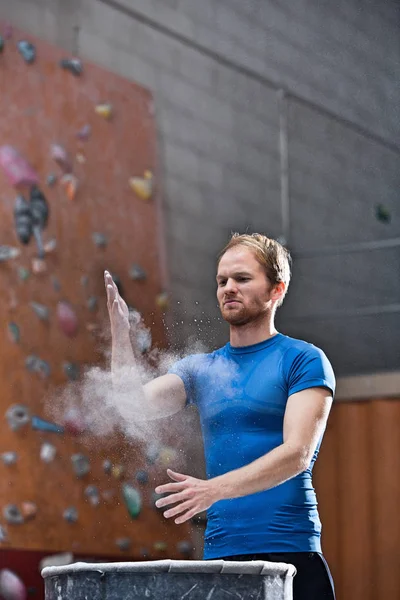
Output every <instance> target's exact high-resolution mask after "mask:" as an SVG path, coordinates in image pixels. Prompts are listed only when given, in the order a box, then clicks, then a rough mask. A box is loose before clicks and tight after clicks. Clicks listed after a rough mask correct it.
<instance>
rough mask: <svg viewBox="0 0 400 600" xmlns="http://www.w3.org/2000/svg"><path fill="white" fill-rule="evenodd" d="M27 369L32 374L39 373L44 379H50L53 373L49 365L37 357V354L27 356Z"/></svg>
mask: <svg viewBox="0 0 400 600" xmlns="http://www.w3.org/2000/svg"><path fill="white" fill-rule="evenodd" d="M25 367H26V368H27V369H28V371H29V372H30V373H38V374H39V375H41V376H42V377H43V378H47V377H49V376H50V373H51V367H50V365H49V363H48V362H46V361H45V360H42V359H41V358H39V357H38V356H36V354H30V355H29V356H27V358H26V359H25Z"/></svg>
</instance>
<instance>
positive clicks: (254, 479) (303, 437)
mask: <svg viewBox="0 0 400 600" xmlns="http://www.w3.org/2000/svg"><path fill="white" fill-rule="evenodd" d="M331 405H332V394H331V392H330V391H329V390H327V389H325V388H311V389H307V390H303V391H301V392H298V393H296V394H293V395H292V396H290V397H289V399H288V402H287V405H286V411H285V418H284V427H283V443H282V444H281V445H280V446H277V447H276V448H274V449H273V450H271V451H270V452H268V453H267V454H264V456H261V457H260V458H258V459H256V460H255V461H253V462H251V463H250V464H248V465H246V466H244V467H241V468H240V469H235V470H234V471H229V472H228V473H225V474H224V475H220V476H218V477H214V478H213V479H208V480H203V479H197V478H195V477H191V476H189V475H183V474H181V473H176V472H173V471H171V470H170V469H168V470H167V473H168V475H169V477H170V478H171V479H172V480H173V483H167V484H164V485H160V486H158V487H157V488H156V492H157V493H160V494H169V495H168V496H166V497H165V498H161V499H160V500H157V506H158V507H160V508H161V507H167V506H170V505H171V504H175V506H174V507H173V508H169V509H168V510H166V511H165V512H164V516H165V517H166V518H171V517H176V518H175V523H184V522H185V521H187V520H189V519H191V518H192V517H193V516H194V515H196V514H198V513H200V512H203V511H204V510H207V509H208V508H210V506H212V505H213V504H214V503H215V502H218V501H219V500H226V499H230V498H239V497H241V496H248V495H250V494H255V493H256V492H261V491H263V490H267V489H270V488H272V487H275V486H277V485H280V484H281V483H284V482H285V481H287V480H288V479H291V478H292V477H295V476H296V475H298V474H299V473H302V472H303V471H305V470H306V469H307V468H308V467H309V465H310V462H311V459H312V457H313V454H314V452H315V449H316V447H317V444H318V441H319V439H320V437H321V435H322V434H323V432H324V429H325V427H326V422H327V419H328V415H329V412H330V408H331Z"/></svg>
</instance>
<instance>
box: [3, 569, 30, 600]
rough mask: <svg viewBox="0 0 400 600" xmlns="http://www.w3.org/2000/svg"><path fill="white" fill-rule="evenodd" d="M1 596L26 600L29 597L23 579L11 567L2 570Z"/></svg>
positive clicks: (8, 598)
mask: <svg viewBox="0 0 400 600" xmlns="http://www.w3.org/2000/svg"><path fill="white" fill-rule="evenodd" d="M0 597H1V598H4V600H26V599H27V597H28V591H27V589H26V587H25V585H24V583H23V581H22V579H21V578H20V577H18V575H17V574H16V573H14V571H11V570H10V569H1V571H0Z"/></svg>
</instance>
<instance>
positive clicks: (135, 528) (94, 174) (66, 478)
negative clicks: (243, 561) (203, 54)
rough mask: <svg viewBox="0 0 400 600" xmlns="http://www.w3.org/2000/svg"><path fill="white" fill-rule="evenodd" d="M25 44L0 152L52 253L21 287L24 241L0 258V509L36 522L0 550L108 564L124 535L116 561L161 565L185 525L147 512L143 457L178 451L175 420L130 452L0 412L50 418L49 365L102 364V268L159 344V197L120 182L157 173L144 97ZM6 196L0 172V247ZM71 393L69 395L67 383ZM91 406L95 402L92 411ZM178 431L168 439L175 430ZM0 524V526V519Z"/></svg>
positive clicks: (158, 477)
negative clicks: (27, 510)
mask: <svg viewBox="0 0 400 600" xmlns="http://www.w3.org/2000/svg"><path fill="white" fill-rule="evenodd" d="M26 37H27V36H25V35H24V33H23V32H20V31H17V30H14V34H13V37H12V39H11V40H8V41H7V42H6V46H5V49H4V52H3V53H2V55H1V56H0V85H1V90H2V92H1V97H0V107H1V114H2V118H1V120H0V143H1V144H10V145H12V146H15V147H16V148H17V149H18V150H19V151H20V152H22V153H23V154H24V155H25V156H26V157H27V159H28V160H29V162H30V163H31V164H32V166H33V167H34V168H35V169H36V171H37V172H38V174H39V176H40V188H41V189H42V190H43V191H44V193H45V195H46V197H47V199H48V202H49V204H50V211H51V214H50V220H49V225H48V228H47V230H46V231H45V234H44V237H45V240H49V239H51V238H55V239H56V240H57V249H56V251H55V252H54V253H52V254H49V255H48V256H47V258H46V265H47V272H45V273H43V274H40V275H31V277H30V279H29V280H27V281H21V280H20V279H19V277H18V269H19V268H20V267H26V268H29V269H30V268H31V260H32V258H33V257H34V256H35V255H36V248H35V244H34V242H33V241H32V242H31V243H30V245H29V246H27V247H22V246H21V247H20V248H21V255H20V257H19V258H17V259H15V260H13V261H8V262H3V263H0V286H1V290H2V293H1V295H0V327H1V331H2V342H1V344H0V418H1V438H0V453H3V452H6V451H16V452H18V455H19V460H18V463H17V464H16V465H15V466H9V467H7V466H5V465H4V464H3V462H2V461H0V505H1V509H3V507H4V506H5V505H6V504H8V503H15V504H17V505H19V506H21V503H22V502H23V501H32V502H34V503H36V504H37V506H38V513H37V516H36V518H35V519H33V520H31V521H28V522H26V523H25V524H23V525H18V526H17V525H14V526H12V525H9V526H8V540H7V541H5V542H3V543H2V548H27V549H28V548H30V549H46V550H49V551H52V552H54V551H59V550H66V549H67V550H73V551H77V552H80V553H81V554H96V553H100V554H103V555H104V554H107V555H110V554H112V553H115V554H116V555H120V554H121V553H120V552H119V550H118V549H117V547H116V545H115V541H116V538H120V537H131V538H132V541H133V545H132V550H131V551H130V552H129V553H128V554H125V555H124V556H128V555H129V556H139V555H140V552H141V548H142V547H146V548H147V549H148V550H149V552H150V556H151V557H153V558H154V557H155V558H157V557H158V558H160V557H162V556H165V553H163V552H162V551H157V550H154V548H153V545H154V543H155V542H157V541H166V542H167V543H168V550H167V553H168V554H167V555H168V556H171V557H176V558H178V557H181V555H180V554H179V553H178V552H177V550H176V544H177V542H178V541H179V540H182V539H185V538H186V537H188V536H189V533H190V530H189V527H188V526H186V525H185V526H179V527H178V526H176V525H175V524H174V523H173V522H166V521H165V520H164V519H163V518H162V516H161V515H160V513H159V512H158V511H156V510H155V509H154V508H152V507H151V506H150V504H151V494H152V490H153V488H154V486H155V485H156V483H161V482H164V481H165V479H166V476H165V464H164V465H160V464H155V465H153V466H152V465H149V464H148V463H147V462H146V460H145V458H144V451H145V449H146V445H147V442H149V443H150V442H155V441H157V440H159V441H160V442H161V443H166V442H168V440H169V442H170V443H171V444H174V445H179V446H182V445H184V441H185V431H186V428H185V423H186V421H185V417H184V416H179V417H177V418H176V419H175V420H172V422H170V421H168V422H166V423H164V424H163V423H156V424H154V426H153V427H152V428H150V429H149V431H148V432H147V435H146V437H145V439H144V441H142V443H138V442H135V441H134V440H130V439H128V438H125V437H124V436H123V435H122V434H121V433H118V429H116V430H115V431H114V432H112V435H108V437H105V438H104V439H103V438H102V437H96V438H93V437H91V436H83V437H82V438H74V437H71V436H68V435H66V434H65V435H63V436H60V435H57V434H54V433H38V432H37V431H33V430H32V429H31V428H30V427H29V426H28V427H25V428H23V429H21V430H20V431H17V432H14V431H11V430H10V429H9V427H8V426H7V422H6V419H5V416H4V415H5V412H6V410H7V408H8V407H9V406H10V405H12V404H15V403H22V404H26V405H27V406H28V407H29V409H30V411H31V413H32V414H36V415H39V416H41V417H44V418H47V419H50V420H54V419H55V414H59V413H57V410H54V409H56V408H57V404H58V403H59V398H60V394H61V393H62V392H65V390H66V389H69V388H67V387H66V386H67V380H66V377H65V374H64V373H63V368H62V365H63V362H64V361H74V362H77V363H80V364H81V365H85V366H88V367H91V366H93V365H99V366H101V367H103V368H104V369H105V370H107V369H108V355H107V352H108V351H109V339H108V337H107V336H108V333H107V332H108V317H107V311H106V302H105V293H104V283H103V271H104V269H105V268H107V269H108V270H110V271H111V272H112V273H116V274H117V275H119V277H120V278H121V281H122V285H123V287H124V295H125V297H126V300H127V301H128V303H129V304H131V305H132V306H135V307H136V308H137V309H138V310H139V311H140V312H141V313H142V315H143V317H144V321H145V324H146V325H147V326H149V327H151V329H152V334H153V339H154V343H155V345H157V346H160V347H162V346H163V344H164V341H165V338H164V329H163V315H162V311H161V310H160V308H158V306H157V304H156V296H157V294H159V293H160V292H162V291H163V289H164V286H165V273H164V270H163V266H162V265H163V260H164V258H163V256H162V248H161V246H160V239H161V238H162V233H163V232H162V229H161V222H160V206H159V203H160V190H159V189H158V190H157V191H156V193H155V195H154V197H153V199H151V200H150V201H148V202H145V201H143V200H142V199H140V198H138V197H137V196H136V195H135V193H134V192H133V191H132V190H131V189H130V187H129V185H128V180H129V178H130V177H132V176H138V175H142V174H143V172H144V170H145V169H150V170H152V171H153V172H154V173H155V174H156V176H157V165H156V134H155V124H154V115H153V100H152V97H151V94H150V93H149V92H148V91H146V90H144V89H143V88H141V87H139V86H137V85H136V84H134V83H132V82H129V81H126V80H124V79H122V78H121V77H118V76H115V75H113V74H111V73H107V72H105V71H104V70H102V69H100V68H98V67H96V66H94V65H89V64H84V73H83V75H82V76H81V77H74V75H72V74H71V73H70V72H68V71H66V70H63V69H62V68H60V66H59V61H60V59H61V58H63V57H64V53H63V52H61V51H60V50H58V49H56V48H54V47H52V46H50V45H48V44H45V43H42V42H40V41H38V40H34V39H32V37H31V36H28V39H29V40H30V41H32V42H33V43H34V44H35V46H36V51H37V57H36V61H35V63H34V64H31V65H28V64H26V63H25V62H24V61H23V59H22V57H21V56H20V54H19V53H18V51H17V48H16V42H17V41H19V40H21V39H24V38H25V39H26ZM104 102H109V103H111V105H112V106H113V117H112V119H111V120H105V119H103V118H102V117H101V116H99V115H98V114H96V113H95V106H96V104H98V103H104ZM86 123H89V124H90V125H91V127H92V133H91V136H90V138H89V139H88V140H87V141H86V142H80V141H79V140H78V139H77V137H76V133H77V131H78V130H79V129H80V128H81V127H82V126H83V125H84V124H86ZM54 142H56V143H61V144H63V145H64V146H65V147H66V149H67V150H68V152H69V153H70V155H71V157H72V160H73V163H74V173H75V174H76V176H77V177H78V180H79V188H78V192H77V195H76V198H75V199H74V200H73V201H71V200H69V199H68V198H67V197H66V195H65V191H64V190H63V188H62V186H61V185H60V183H57V184H56V185H55V186H54V187H51V188H50V187H48V186H47V184H46V179H47V176H48V175H49V173H51V172H53V173H58V175H59V176H60V175H61V172H60V169H59V168H58V167H57V165H56V164H55V162H54V161H53V159H52V158H51V155H50V146H51V144H52V143H54ZM78 153H81V154H83V155H84V157H85V162H84V163H82V161H78V160H77V154H78ZM15 196H16V191H15V190H14V189H13V188H12V187H11V185H10V184H9V182H8V181H7V179H6V177H5V176H4V173H3V172H0V234H1V235H0V243H1V244H6V245H10V246H19V244H18V241H17V239H16V235H15V233H14V225H13V205H14V199H15ZM94 232H101V233H103V234H105V235H106V236H107V237H108V245H107V247H106V248H104V249H98V248H97V247H96V246H95V244H94V243H93V240H92V234H93V233H94ZM132 263H138V264H140V265H141V266H142V267H143V268H144V269H145V270H146V271H147V273H148V279H147V281H146V282H137V281H132V280H131V279H130V277H129V269H130V267H131V265H132ZM82 276H87V277H88V284H87V287H83V286H82V284H81V278H82ZM53 277H57V279H58V280H59V283H60V290H55V289H54V287H53V285H52V278H53ZM90 296H96V297H97V298H98V310H97V311H96V312H95V313H93V312H90V311H89V309H88V307H87V300H88V298H89V297H90ZM59 300H67V301H68V302H70V303H71V304H72V305H73V306H74V308H75V310H76V312H77V315H78V319H79V331H78V334H77V336H76V337H75V338H69V337H66V336H65V335H63V334H62V332H61V331H60V330H59V328H58V327H57V324H56V320H55V311H56V306H57V303H58V301H59ZM31 301H35V302H39V303H42V304H44V305H46V306H47V307H48V308H49V310H50V319H49V322H48V323H45V322H42V321H40V320H39V319H38V318H37V317H36V316H35V315H34V314H33V311H32V308H31V307H30V306H29V303H30V302H31ZM10 321H14V322H15V323H17V324H18V326H19V327H20V331H21V341H20V343H19V344H13V343H12V342H11V341H9V340H8V338H7V326H8V323H9V322H10ZM89 322H94V323H95V324H96V325H97V326H98V333H97V334H96V335H93V334H91V333H90V332H89V331H88V330H87V327H86V326H87V324H88V323H89ZM32 353H35V354H37V355H39V356H40V357H41V358H43V359H45V360H46V361H48V363H49V364H50V366H51V369H52V374H51V376H50V378H48V379H42V378H40V376H38V375H37V374H32V373H28V371H27V370H26V368H25V366H24V363H25V359H26V357H27V356H28V355H30V354H32ZM85 390H86V392H87V388H85ZM70 394H71V398H75V396H76V393H75V391H74V388H71V389H70ZM100 396H101V394H100ZM94 402H99V407H98V408H99V410H97V407H96V405H94ZM101 402H102V401H101V397H100V398H98V399H97V400H96V399H93V398H90V395H89V393H86V397H84V398H83V405H84V407H88V406H89V404H90V403H91V406H90V410H89V416H90V417H91V418H92V419H94V418H95V417H97V418H98V414H99V413H100V409H102V403H101ZM67 404H68V403H67ZM100 414H103V416H101V417H100V418H102V419H103V420H104V421H106V419H107V414H106V413H105V412H104V411H103V413H100ZM164 430H165V431H164ZM178 431H179V436H178V435H174V434H177V432H178ZM43 441H49V442H51V443H53V444H54V445H55V446H56V447H57V457H56V459H55V460H54V462H52V463H50V464H46V463H43V462H41V461H40V458H39V454H40V446H41V444H42V442H43ZM75 452H83V453H84V454H87V455H88V456H89V457H90V459H91V463H92V470H91V472H90V474H88V475H86V476H85V477H84V478H83V479H82V480H77V479H76V477H75V476H74V474H73V472H72V467H71V458H70V457H71V455H72V454H73V453H75ZM105 457H107V458H109V459H111V460H112V461H113V462H114V463H115V464H118V463H122V464H124V465H125V468H126V472H125V475H124V477H123V479H122V480H117V479H114V478H113V477H111V476H107V475H106V474H105V473H104V472H103V470H102V461H103V458H105ZM173 464H174V466H175V467H176V468H178V467H179V468H182V467H183V465H182V460H180V461H178V462H177V461H175V462H174V463H173ZM171 466H172V465H171ZM140 468H145V469H147V470H148V471H149V476H150V481H149V484H148V485H147V486H145V487H143V489H142V492H143V501H144V509H143V513H142V515H141V516H140V517H139V518H138V519H137V520H136V521H132V520H131V519H130V517H129V516H128V515H127V511H126V509H125V507H124V505H123V502H122V500H121V484H122V482H123V481H124V480H125V481H130V482H133V481H134V474H135V472H136V471H137V470H138V469H140ZM88 484H95V485H97V486H98V487H99V489H100V491H101V492H105V491H110V490H111V492H113V493H114V498H113V499H112V500H110V501H108V502H107V501H106V500H103V499H102V501H101V504H100V506H97V507H93V506H91V505H90V503H89V502H88V500H87V498H85V496H84V490H85V488H86V486H87V485H88ZM71 505H73V506H76V508H77V509H78V511H79V519H78V522H77V523H75V524H68V523H67V522H66V521H65V520H63V518H62V513H63V510H64V509H65V508H67V507H68V506H71ZM0 525H3V526H4V525H5V521H4V518H3V517H2V515H0ZM0 544H1V542H0Z"/></svg>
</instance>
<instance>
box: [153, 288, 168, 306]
mask: <svg viewBox="0 0 400 600" xmlns="http://www.w3.org/2000/svg"><path fill="white" fill-rule="evenodd" d="M156 304H157V306H158V307H159V308H161V309H162V310H165V309H167V308H168V304H169V297H168V294H167V292H161V294H158V296H157V298H156Z"/></svg>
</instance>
